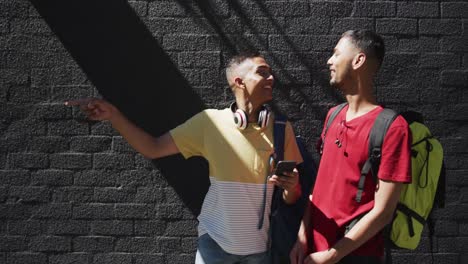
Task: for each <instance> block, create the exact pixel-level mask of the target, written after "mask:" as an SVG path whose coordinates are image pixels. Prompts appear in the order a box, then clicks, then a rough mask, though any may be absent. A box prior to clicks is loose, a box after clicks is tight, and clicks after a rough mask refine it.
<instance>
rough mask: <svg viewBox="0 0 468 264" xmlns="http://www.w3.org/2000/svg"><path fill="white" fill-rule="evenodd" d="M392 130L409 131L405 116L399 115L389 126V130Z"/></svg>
mask: <svg viewBox="0 0 468 264" xmlns="http://www.w3.org/2000/svg"><path fill="white" fill-rule="evenodd" d="M391 130H398V131H409V125H408V122H406V119H405V118H404V117H403V116H401V115H398V116H397V117H396V118H395V120H393V122H392V124H391V125H390V127H389V131H391Z"/></svg>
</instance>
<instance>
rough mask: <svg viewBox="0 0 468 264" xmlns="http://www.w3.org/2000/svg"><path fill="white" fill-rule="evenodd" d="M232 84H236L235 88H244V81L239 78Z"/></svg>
mask: <svg viewBox="0 0 468 264" xmlns="http://www.w3.org/2000/svg"><path fill="white" fill-rule="evenodd" d="M234 83H235V84H236V86H238V87H240V88H244V87H245V84H244V81H243V80H242V79H241V78H240V77H236V78H235V79H234Z"/></svg>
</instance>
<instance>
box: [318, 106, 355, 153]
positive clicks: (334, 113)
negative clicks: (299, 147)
mask: <svg viewBox="0 0 468 264" xmlns="http://www.w3.org/2000/svg"><path fill="white" fill-rule="evenodd" d="M347 104H348V103H342V104H339V105H338V106H337V107H336V108H335V110H333V112H332V113H331V114H330V117H329V118H328V121H327V123H326V124H325V129H324V131H323V138H322V139H321V142H320V154H322V152H323V145H324V144H325V137H326V136H327V131H328V128H329V127H330V126H331V124H332V123H333V120H335V118H336V116H337V115H338V114H339V113H340V112H341V110H343V108H344V107H345V106H346V105H347Z"/></svg>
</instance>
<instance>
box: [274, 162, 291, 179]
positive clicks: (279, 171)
mask: <svg viewBox="0 0 468 264" xmlns="http://www.w3.org/2000/svg"><path fill="white" fill-rule="evenodd" d="M295 167H296V162H295V161H290V160H280V161H279V162H278V164H276V168H275V172H274V174H275V175H278V176H283V177H288V176H286V175H284V173H285V172H292V171H293V170H294V168H295Z"/></svg>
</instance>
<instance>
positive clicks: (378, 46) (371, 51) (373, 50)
mask: <svg viewBox="0 0 468 264" xmlns="http://www.w3.org/2000/svg"><path fill="white" fill-rule="evenodd" d="M341 37H342V38H344V37H347V38H350V39H351V42H352V43H353V44H354V45H356V47H357V48H358V49H360V50H361V51H362V52H364V54H366V56H367V57H369V58H371V59H375V60H376V61H377V66H378V67H380V66H381V65H382V62H383V60H384V56H385V44H384V41H383V39H382V37H381V36H380V35H378V34H377V33H375V32H373V31H370V30H348V31H346V32H345V33H343V35H341Z"/></svg>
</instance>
